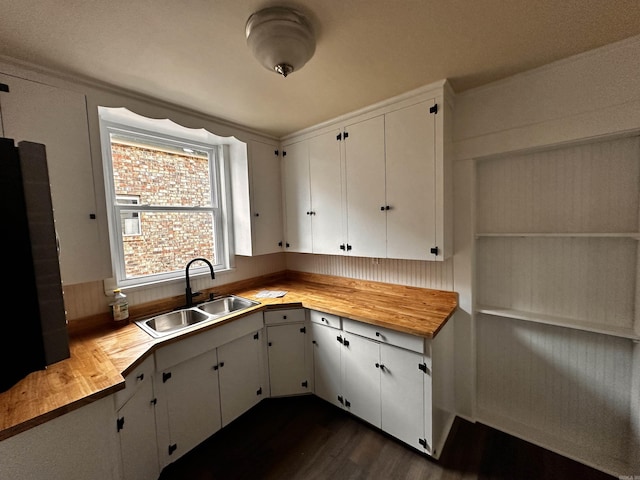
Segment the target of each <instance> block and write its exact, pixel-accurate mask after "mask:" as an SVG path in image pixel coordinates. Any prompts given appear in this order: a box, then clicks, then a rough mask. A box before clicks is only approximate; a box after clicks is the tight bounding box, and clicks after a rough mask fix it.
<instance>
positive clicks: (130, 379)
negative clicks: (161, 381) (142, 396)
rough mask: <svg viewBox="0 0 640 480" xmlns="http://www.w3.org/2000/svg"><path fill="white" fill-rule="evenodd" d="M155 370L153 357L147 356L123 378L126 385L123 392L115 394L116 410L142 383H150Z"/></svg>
mask: <svg viewBox="0 0 640 480" xmlns="http://www.w3.org/2000/svg"><path fill="white" fill-rule="evenodd" d="M154 370H155V362H154V358H153V355H149V356H148V357H147V358H145V359H144V361H143V362H142V363H141V364H140V365H138V366H137V367H136V368H134V369H133V370H132V371H131V372H129V374H128V375H127V376H126V377H124V380H125V382H126V384H127V386H126V387H125V389H124V390H119V391H117V392H116V393H115V395H114V397H115V402H116V410H119V409H120V407H122V406H123V405H124V404H125V403H127V400H129V399H130V398H131V397H132V396H133V394H134V393H136V391H137V390H138V388H139V387H140V385H142V384H143V383H144V382H150V381H151V378H152V377H153V372H154Z"/></svg>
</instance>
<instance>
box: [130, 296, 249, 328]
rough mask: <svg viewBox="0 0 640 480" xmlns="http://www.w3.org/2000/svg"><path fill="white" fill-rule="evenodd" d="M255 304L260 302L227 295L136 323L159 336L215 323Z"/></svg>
mask: <svg viewBox="0 0 640 480" xmlns="http://www.w3.org/2000/svg"><path fill="white" fill-rule="evenodd" d="M255 305H260V303H259V302H255V301H253V300H249V299H247V298H243V297H238V296H236V295H227V296H224V297H219V298H216V299H214V300H210V301H208V302H204V303H201V304H199V305H196V306H194V307H189V308H183V309H180V310H174V311H173V312H168V313H163V314H161V315H156V316H155V317H151V318H148V319H146V320H136V322H135V323H136V324H137V325H138V326H139V327H140V328H142V330H144V331H145V332H147V333H148V334H149V335H151V336H152V337H155V338H159V337H163V336H165V335H170V334H172V333H176V332H180V331H182V330H185V329H188V328H190V327H194V326H196V325H204V324H210V323H215V322H216V321H219V320H221V319H222V318H224V317H226V316H228V315H231V314H232V313H238V312H241V311H243V310H246V309H247V308H250V307H253V306H255Z"/></svg>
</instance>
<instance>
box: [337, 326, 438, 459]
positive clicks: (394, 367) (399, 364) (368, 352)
mask: <svg viewBox="0 0 640 480" xmlns="http://www.w3.org/2000/svg"><path fill="white" fill-rule="evenodd" d="M342 341H343V355H342V358H343V374H344V378H343V381H344V398H343V401H344V407H345V409H346V410H347V411H349V412H351V413H353V414H354V415H356V416H357V417H359V418H361V419H363V420H365V421H366V422H368V423H370V424H371V425H374V426H376V427H378V428H380V429H382V430H383V431H385V432H387V433H388V434H390V435H392V436H394V437H396V438H398V439H399V440H402V441H403V442H405V443H408V444H409V445H411V446H412V447H415V448H417V449H420V450H427V451H428V452H430V450H429V449H428V448H426V447H427V446H429V445H431V443H432V442H431V439H430V438H427V436H426V435H425V411H426V405H425V401H424V399H425V396H424V391H425V384H428V383H430V381H431V379H430V378H429V377H428V376H427V375H426V374H425V370H422V369H421V365H424V364H425V361H424V358H423V356H422V354H420V353H416V352H411V351H409V350H405V349H403V348H398V347H393V346H390V345H385V344H383V343H380V342H377V341H374V340H370V339H368V338H365V337H361V336H359V335H354V334H349V333H345V334H344V337H343V340H342Z"/></svg>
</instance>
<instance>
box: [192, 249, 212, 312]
mask: <svg viewBox="0 0 640 480" xmlns="http://www.w3.org/2000/svg"><path fill="white" fill-rule="evenodd" d="M193 262H204V263H206V264H207V265H209V270H211V278H212V279H215V278H216V274H215V273H214V272H213V265H211V262H210V261H209V260H207V259H206V258H194V259H193V260H191V261H190V262H189V263H187V268H186V269H185V271H184V276H185V278H186V280H187V288H186V290H185V299H186V301H187V307H192V306H193V297H195V296H197V295H200V293H201V292H194V293H192V292H191V283H190V282H189V267H190V266H191V264H192V263H193Z"/></svg>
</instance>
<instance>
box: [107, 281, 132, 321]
mask: <svg viewBox="0 0 640 480" xmlns="http://www.w3.org/2000/svg"><path fill="white" fill-rule="evenodd" d="M109 306H110V307H111V314H112V315H113V319H114V320H115V321H116V322H121V321H123V320H126V319H128V318H129V302H128V301H127V296H126V295H125V294H124V293H122V291H121V290H120V289H119V288H116V289H115V290H114V291H113V302H111V303H110V304H109Z"/></svg>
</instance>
